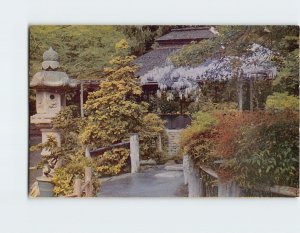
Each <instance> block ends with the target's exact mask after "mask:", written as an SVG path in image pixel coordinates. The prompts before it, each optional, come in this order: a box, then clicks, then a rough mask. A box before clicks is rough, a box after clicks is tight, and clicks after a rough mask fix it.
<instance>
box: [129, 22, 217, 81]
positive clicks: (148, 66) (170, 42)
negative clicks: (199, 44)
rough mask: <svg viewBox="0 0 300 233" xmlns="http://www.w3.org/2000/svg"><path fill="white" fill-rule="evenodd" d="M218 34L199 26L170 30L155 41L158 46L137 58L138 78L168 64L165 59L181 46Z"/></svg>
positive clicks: (208, 28)
mask: <svg viewBox="0 0 300 233" xmlns="http://www.w3.org/2000/svg"><path fill="white" fill-rule="evenodd" d="M217 34H218V32H217V31H216V30H215V28H214V27H207V26H202V27H201V26H199V27H195V28H192V27H189V28H180V29H172V30H171V32H169V33H168V34H166V35H164V36H162V37H159V38H157V39H156V40H155V41H156V42H157V43H158V44H159V46H158V47H157V48H155V49H153V50H151V51H150V52H148V53H146V54H144V55H142V56H140V57H138V58H137V59H136V60H135V61H134V63H135V64H137V65H139V66H140V67H139V69H138V71H137V73H136V74H137V75H138V76H142V75H144V74H146V73H147V72H148V71H150V70H152V69H154V68H158V67H164V66H166V65H168V64H169V61H168V60H167V58H168V57H169V56H170V55H171V54H172V53H173V52H175V51H177V50H179V49H180V48H182V46H183V45H186V44H189V43H190V42H192V41H201V40H203V39H209V38H212V37H215V36H216V35H217Z"/></svg>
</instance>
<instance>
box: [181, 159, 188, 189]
mask: <svg viewBox="0 0 300 233" xmlns="http://www.w3.org/2000/svg"><path fill="white" fill-rule="evenodd" d="M188 160H189V156H188V155H184V156H183V160H182V167H183V177H184V184H188V176H189V174H188V173H189V161H188Z"/></svg>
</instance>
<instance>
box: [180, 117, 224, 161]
mask: <svg viewBox="0 0 300 233" xmlns="http://www.w3.org/2000/svg"><path fill="white" fill-rule="evenodd" d="M217 123H218V119H217V118H216V117H215V116H214V115H213V114H212V113H208V112H197V113H196V114H194V115H193V121H192V123H191V125H190V126H189V127H188V128H186V129H185V130H183V131H182V133H181V140H180V153H181V154H182V155H185V154H187V155H189V156H190V157H191V158H192V159H193V160H194V161H195V162H196V163H197V164H198V165H199V166H200V165H211V166H212V165H213V160H214V158H213V157H212V156H211V151H212V149H213V146H214V141H213V139H214V137H215V132H214V130H213V127H214V126H215V125H216V124H217Z"/></svg>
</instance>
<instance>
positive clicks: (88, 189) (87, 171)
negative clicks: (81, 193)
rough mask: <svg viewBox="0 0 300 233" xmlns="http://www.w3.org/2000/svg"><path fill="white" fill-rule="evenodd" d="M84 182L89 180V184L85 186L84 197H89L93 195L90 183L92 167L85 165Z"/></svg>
mask: <svg viewBox="0 0 300 233" xmlns="http://www.w3.org/2000/svg"><path fill="white" fill-rule="evenodd" d="M84 173H85V183H87V182H89V184H88V185H87V186H86V187H85V195H86V197H91V196H92V195H93V184H92V168H91V167H85V169H84Z"/></svg>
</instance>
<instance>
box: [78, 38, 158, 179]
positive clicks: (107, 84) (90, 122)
mask: <svg viewBox="0 0 300 233" xmlns="http://www.w3.org/2000/svg"><path fill="white" fill-rule="evenodd" d="M128 49H129V46H128V43H127V42H126V41H125V40H121V41H120V42H119V43H117V44H116V54H117V56H116V57H114V58H113V59H111V61H110V65H111V66H110V67H109V68H105V72H106V75H105V77H104V78H103V81H101V83H100V86H99V90H97V91H94V92H91V93H89V96H88V100H87V101H86V103H85V105H84V108H85V110H86V118H85V125H84V127H83V130H82V131H81V132H80V141H81V142H82V144H84V145H86V146H89V147H90V148H95V147H105V146H109V145H111V144H115V143H120V142H122V141H124V140H128V138H129V134H130V133H140V138H143V137H144V138H145V140H144V142H143V145H144V146H141V148H142V152H141V154H143V149H145V150H149V148H153V147H151V145H152V137H153V135H154V134H155V133H157V132H162V131H163V125H162V123H161V122H160V121H159V119H158V117H157V118H156V120H157V123H156V124H158V125H157V127H155V124H152V125H150V122H147V123H146V124H145V119H144V117H145V115H146V113H147V107H148V105H147V104H146V103H145V102H141V101H140V99H141V94H142V89H141V87H140V85H139V83H138V79H137V78H136V76H135V72H136V70H137V66H136V65H134V64H133V60H134V58H135V57H134V56H129V55H127V54H128ZM159 127H161V128H160V129H158V128H159ZM147 130H149V132H148V131H147ZM150 131H151V132H150ZM156 131H157V132H156ZM143 135H144V136H143ZM150 136H151V137H150ZM155 137H157V135H155ZM150 138H151V140H150ZM146 145H147V146H146ZM145 153H146V152H145ZM128 155H129V151H128V149H117V150H116V149H114V150H110V151H106V152H105V153H104V154H103V155H102V156H101V158H100V159H98V160H97V161H98V169H97V171H98V172H99V173H100V175H116V174H118V173H120V172H121V171H123V170H124V169H125V167H126V164H127V158H128Z"/></svg>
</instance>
